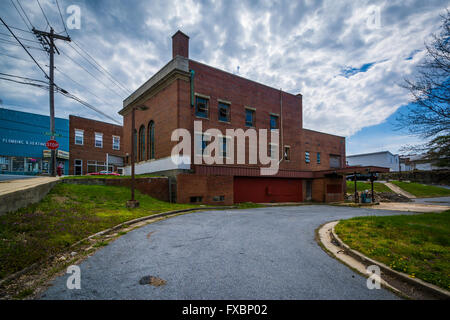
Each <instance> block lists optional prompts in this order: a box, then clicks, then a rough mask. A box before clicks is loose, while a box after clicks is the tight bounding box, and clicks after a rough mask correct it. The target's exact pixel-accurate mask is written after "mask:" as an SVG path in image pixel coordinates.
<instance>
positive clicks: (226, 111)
mask: <svg viewBox="0 0 450 320" xmlns="http://www.w3.org/2000/svg"><path fill="white" fill-rule="evenodd" d="M219 120H220V121H224V122H230V105H229V104H227V103H224V102H219Z"/></svg>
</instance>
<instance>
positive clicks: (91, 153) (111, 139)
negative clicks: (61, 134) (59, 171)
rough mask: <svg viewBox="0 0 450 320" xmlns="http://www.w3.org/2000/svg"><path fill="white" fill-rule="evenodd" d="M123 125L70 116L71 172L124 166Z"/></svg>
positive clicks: (90, 171)
mask: <svg viewBox="0 0 450 320" xmlns="http://www.w3.org/2000/svg"><path fill="white" fill-rule="evenodd" d="M122 136H123V128H122V126H119V125H115V124H111V123H107V122H102V121H96V120H91V119H86V118H82V117H76V116H73V115H70V116H69V137H70V141H69V148H70V161H69V174H71V175H83V174H87V173H92V172H99V171H102V170H107V166H108V170H109V171H117V169H118V168H119V167H122V166H123V158H124V154H125V152H124V146H123V138H122Z"/></svg>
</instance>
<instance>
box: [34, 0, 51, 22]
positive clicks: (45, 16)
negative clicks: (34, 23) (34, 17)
mask: <svg viewBox="0 0 450 320" xmlns="http://www.w3.org/2000/svg"><path fill="white" fill-rule="evenodd" d="M36 1H37V3H38V5H39V8H41V11H42V14H43V15H44V18H45V21H46V22H47V27H50V22H48V19H47V15H46V14H45V12H44V9H42V6H41V3H40V2H39V0H36Z"/></svg>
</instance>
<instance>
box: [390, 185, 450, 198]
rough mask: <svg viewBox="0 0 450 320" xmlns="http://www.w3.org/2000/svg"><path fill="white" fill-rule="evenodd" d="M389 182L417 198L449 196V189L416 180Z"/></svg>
mask: <svg viewBox="0 0 450 320" xmlns="http://www.w3.org/2000/svg"><path fill="white" fill-rule="evenodd" d="M390 182H391V183H392V184H395V185H396V186H398V187H400V188H402V189H403V190H405V191H407V192H409V193H411V194H413V195H415V196H416V197H419V198H427V197H447V196H450V189H446V188H442V187H436V186H429V185H425V184H420V183H416V182H403V181H390Z"/></svg>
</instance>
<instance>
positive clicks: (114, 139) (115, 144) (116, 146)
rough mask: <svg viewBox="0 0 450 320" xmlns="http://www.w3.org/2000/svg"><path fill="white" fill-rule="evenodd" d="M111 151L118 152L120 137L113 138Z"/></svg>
mask: <svg viewBox="0 0 450 320" xmlns="http://www.w3.org/2000/svg"><path fill="white" fill-rule="evenodd" d="M112 138H113V146H112V148H113V150H120V137H119V136H113V137H112Z"/></svg>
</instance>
